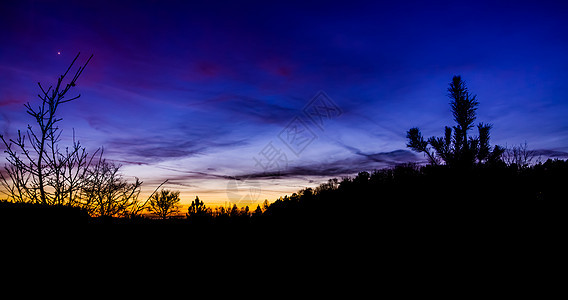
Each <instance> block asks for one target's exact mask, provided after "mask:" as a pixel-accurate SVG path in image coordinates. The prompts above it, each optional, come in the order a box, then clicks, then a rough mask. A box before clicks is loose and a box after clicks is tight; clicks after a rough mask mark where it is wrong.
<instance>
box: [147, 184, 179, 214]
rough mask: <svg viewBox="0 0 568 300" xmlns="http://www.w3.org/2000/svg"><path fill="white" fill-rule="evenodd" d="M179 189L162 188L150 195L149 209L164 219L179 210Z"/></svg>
mask: <svg viewBox="0 0 568 300" xmlns="http://www.w3.org/2000/svg"><path fill="white" fill-rule="evenodd" d="M179 201H180V198H179V191H175V192H172V191H170V190H165V189H162V190H161V191H160V192H158V193H154V195H152V197H150V202H149V203H150V207H149V208H148V210H149V211H151V212H152V213H154V214H155V215H157V216H158V217H160V218H162V219H163V220H165V219H166V218H167V217H168V216H169V215H171V214H173V213H176V212H178V211H179Z"/></svg>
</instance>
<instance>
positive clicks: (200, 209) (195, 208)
mask: <svg viewBox="0 0 568 300" xmlns="http://www.w3.org/2000/svg"><path fill="white" fill-rule="evenodd" d="M206 214H207V207H206V206H205V203H203V201H200V200H199V197H198V196H195V200H193V201H192V202H191V206H190V207H189V208H188V209H187V217H195V216H205V215H206Z"/></svg>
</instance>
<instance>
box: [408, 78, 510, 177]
mask: <svg viewBox="0 0 568 300" xmlns="http://www.w3.org/2000/svg"><path fill="white" fill-rule="evenodd" d="M448 93H449V94H448V96H449V97H450V99H451V101H450V106H451V109H452V114H453V116H454V121H455V122H456V124H457V125H455V126H453V127H448V126H446V127H445V133H444V136H443V137H430V138H429V139H428V140H425V139H424V137H423V136H422V133H421V132H420V129H419V128H417V127H414V128H411V129H409V130H408V132H407V133H406V138H407V139H408V144H407V145H406V146H407V147H409V148H411V149H412V150H414V151H417V152H423V153H424V154H426V156H427V157H428V161H429V162H430V163H431V164H434V165H437V164H440V163H441V162H444V163H445V164H446V165H449V166H452V167H468V166H472V165H473V164H474V163H475V162H477V163H484V162H492V161H497V160H499V159H500V157H501V155H502V154H503V151H504V149H503V148H502V147H500V146H495V147H494V148H493V150H491V147H490V145H489V138H490V135H489V131H490V130H491V127H492V125H491V124H484V123H479V124H478V125H477V130H478V136H477V137H469V138H468V135H467V132H468V130H470V129H471V128H473V126H474V125H473V122H474V121H475V119H476V114H475V112H476V110H477V106H478V105H479V102H478V101H477V99H476V95H472V94H470V93H469V91H468V89H467V87H466V85H465V82H464V81H463V80H462V79H461V77H460V76H454V77H453V78H452V82H451V83H450V86H449V88H448ZM452 133H453V136H452ZM428 145H430V146H432V148H430V147H429V146H428Z"/></svg>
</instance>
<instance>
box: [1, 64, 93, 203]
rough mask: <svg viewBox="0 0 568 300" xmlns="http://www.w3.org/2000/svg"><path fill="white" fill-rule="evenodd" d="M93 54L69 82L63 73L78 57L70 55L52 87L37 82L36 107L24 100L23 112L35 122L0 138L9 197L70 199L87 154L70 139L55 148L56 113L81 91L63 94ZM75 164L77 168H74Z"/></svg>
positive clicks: (57, 133)
mask: <svg viewBox="0 0 568 300" xmlns="http://www.w3.org/2000/svg"><path fill="white" fill-rule="evenodd" d="M92 57H93V56H92V55H91V56H90V57H89V59H87V61H86V62H85V64H84V65H82V66H80V67H79V68H78V70H77V72H75V75H74V76H73V78H72V79H71V81H70V82H69V83H66V84H65V83H64V82H63V81H64V80H65V78H66V76H67V74H68V73H69V71H70V70H71V68H72V67H73V65H74V64H75V61H77V58H79V54H77V56H76V57H75V59H73V61H72V62H71V64H70V65H69V67H68V68H67V70H66V71H65V73H63V74H62V75H60V76H59V78H58V79H57V84H56V85H55V88H54V87H53V86H50V87H49V88H48V89H47V90H46V89H45V88H44V87H43V86H42V85H41V83H39V82H38V86H39V88H40V90H41V93H39V94H38V97H39V98H40V99H41V104H40V105H38V106H37V107H36V106H34V105H32V104H30V103H29V102H28V103H26V104H25V107H26V109H27V111H26V112H27V113H28V114H29V115H30V116H32V117H33V119H34V121H35V125H34V126H32V125H28V128H27V131H26V132H25V133H22V132H20V131H19V130H18V136H17V137H16V138H15V139H6V138H5V137H4V136H3V135H0V139H1V140H2V142H3V143H4V146H5V147H6V150H5V153H6V154H7V161H8V165H7V166H6V167H5V170H6V173H7V175H8V176H7V177H5V176H4V175H2V174H0V182H1V183H2V186H4V188H5V189H6V190H7V191H8V196H9V199H10V200H12V201H16V202H24V201H30V202H34V203H41V204H64V202H65V199H66V197H67V196H69V197H71V198H69V199H68V201H70V202H72V201H73V193H74V191H76V190H77V189H78V187H77V186H76V185H75V183H76V179H77V177H78V176H79V175H81V174H84V170H85V168H86V161H87V156H86V153H85V151H84V148H82V147H81V146H80V144H79V143H78V142H75V141H74V145H73V147H72V150H71V151H69V149H68V148H66V152H65V153H62V152H61V149H60V148H59V141H60V137H61V130H60V129H59V127H58V126H57V124H58V123H59V122H60V121H61V120H62V119H61V118H58V117H57V112H58V109H59V105H61V104H63V103H67V102H70V101H73V100H76V99H78V98H79V97H80V96H81V95H77V96H75V97H71V98H67V97H66V96H67V93H68V92H69V91H70V90H71V88H73V87H75V86H76V82H77V80H78V79H79V77H80V76H81V74H82V73H83V71H84V70H85V68H86V66H87V64H88V63H89V61H90V60H91V58H92ZM76 167H78V168H79V169H80V170H76Z"/></svg>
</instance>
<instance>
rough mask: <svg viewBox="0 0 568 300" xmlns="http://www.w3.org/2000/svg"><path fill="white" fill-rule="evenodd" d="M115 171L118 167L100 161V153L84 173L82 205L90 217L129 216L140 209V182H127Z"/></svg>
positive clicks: (137, 180) (102, 160) (141, 207)
mask: <svg viewBox="0 0 568 300" xmlns="http://www.w3.org/2000/svg"><path fill="white" fill-rule="evenodd" d="M119 169H120V165H116V164H114V163H109V162H107V161H106V160H105V159H102V153H101V157H100V158H99V161H98V162H97V163H96V164H95V165H93V166H91V167H90V168H89V170H88V171H87V176H86V178H85V183H84V186H83V203H82V205H83V207H85V208H86V209H87V210H88V211H89V214H90V215H91V216H98V217H113V216H123V217H129V216H131V215H135V214H137V213H138V212H139V211H140V210H142V209H143V205H142V206H140V205H139V201H138V195H139V194H140V186H141V185H142V181H140V180H139V179H138V178H136V179H135V182H134V183H129V182H128V181H126V180H125V179H124V178H123V177H122V175H121V174H120V173H119V172H118V171H119Z"/></svg>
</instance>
